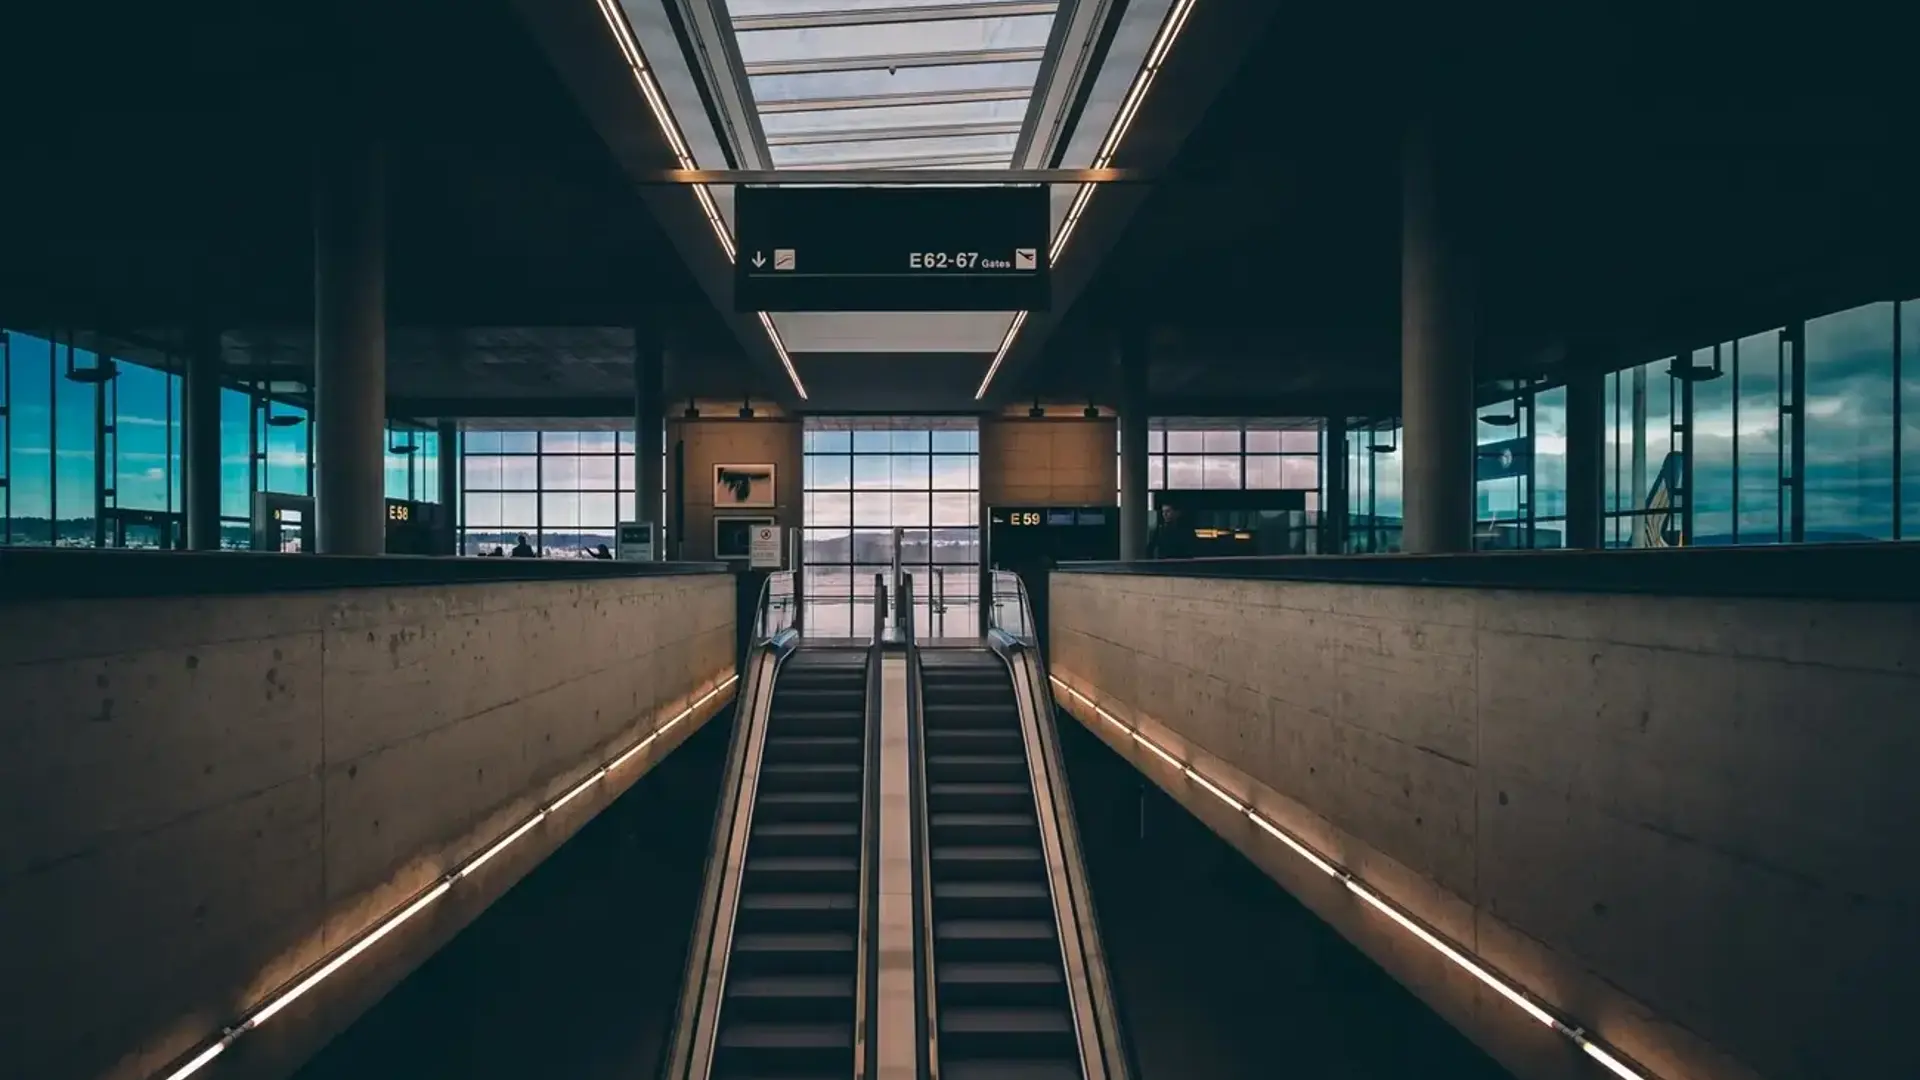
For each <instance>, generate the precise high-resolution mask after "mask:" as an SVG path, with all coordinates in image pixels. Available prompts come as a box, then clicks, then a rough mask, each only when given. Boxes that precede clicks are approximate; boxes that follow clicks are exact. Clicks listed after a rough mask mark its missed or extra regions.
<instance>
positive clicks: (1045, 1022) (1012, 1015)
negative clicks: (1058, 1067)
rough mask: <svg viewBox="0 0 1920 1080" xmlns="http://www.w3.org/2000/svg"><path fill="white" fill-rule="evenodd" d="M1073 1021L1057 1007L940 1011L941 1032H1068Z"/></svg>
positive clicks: (1038, 1033) (1012, 1033) (1022, 1033)
mask: <svg viewBox="0 0 1920 1080" xmlns="http://www.w3.org/2000/svg"><path fill="white" fill-rule="evenodd" d="M1072 1032H1073V1022H1072V1021H1071V1020H1069V1019H1068V1018H1067V1014H1066V1013H1065V1012H1063V1011H1061V1010H1059V1009H1049V1008H1031V1009H983V1008H973V1007H969V1008H961V1009H942V1010H940V1033H941V1034H942V1035H946V1034H950V1033H952V1034H960V1033H965V1034H968V1035H1069V1034H1072Z"/></svg>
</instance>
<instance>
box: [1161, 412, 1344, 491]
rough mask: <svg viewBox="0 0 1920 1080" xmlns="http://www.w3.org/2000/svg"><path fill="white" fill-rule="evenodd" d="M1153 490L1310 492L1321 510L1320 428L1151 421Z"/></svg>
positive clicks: (1262, 423)
mask: <svg viewBox="0 0 1920 1080" xmlns="http://www.w3.org/2000/svg"><path fill="white" fill-rule="evenodd" d="M1147 487H1148V488H1149V489H1150V490H1153V491H1223V490H1224V491H1304V492H1306V502H1307V512H1308V513H1310V514H1311V513H1317V512H1318V511H1319V509H1320V425H1319V424H1318V423H1313V424H1311V425H1302V424H1293V425H1288V426H1282V424H1281V423H1280V422H1276V421H1261V420H1181V419H1176V418H1167V419H1154V420H1149V421H1148V422H1147Z"/></svg>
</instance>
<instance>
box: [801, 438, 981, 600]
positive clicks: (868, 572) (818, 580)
mask: <svg viewBox="0 0 1920 1080" xmlns="http://www.w3.org/2000/svg"><path fill="white" fill-rule="evenodd" d="M805 438H806V462H805V470H804V488H805V499H806V507H805V533H804V535H803V543H802V546H801V551H802V555H801V571H802V578H801V592H802V595H803V596H804V597H805V603H806V610H805V613H804V619H803V622H802V626H803V627H804V628H805V631H806V633H807V634H808V635H809V636H812V637H821V638H848V637H853V638H864V637H868V636H870V635H871V634H872V632H873V603H874V599H873V598H874V577H875V575H877V574H884V573H886V572H887V571H888V570H889V569H890V565H891V563H892V560H893V530H894V529H895V528H900V529H902V530H904V532H903V541H902V548H901V553H900V554H901V561H902V562H903V563H904V564H905V565H906V566H907V567H908V568H909V571H910V572H911V573H912V574H913V578H914V604H915V610H914V619H915V625H916V627H918V629H919V631H920V633H921V634H922V635H924V636H928V637H939V636H942V635H943V634H945V633H953V634H955V635H958V636H973V635H974V634H976V633H977V632H978V631H977V624H978V620H979V596H980V581H979V574H980V571H979V567H980V431H979V426H978V424H977V423H976V422H975V421H973V420H964V421H950V422H948V421H931V420H918V421H915V420H903V421H862V420H835V419H828V418H823V419H817V420H808V421H807V430H806V434H805Z"/></svg>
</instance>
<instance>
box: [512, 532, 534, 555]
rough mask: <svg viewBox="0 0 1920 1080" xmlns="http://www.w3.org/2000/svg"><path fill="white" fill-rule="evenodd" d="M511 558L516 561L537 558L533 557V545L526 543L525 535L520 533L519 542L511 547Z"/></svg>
mask: <svg viewBox="0 0 1920 1080" xmlns="http://www.w3.org/2000/svg"><path fill="white" fill-rule="evenodd" d="M513 557H514V558H516V559H532V558H537V556H536V555H534V553H533V545H531V544H529V543H527V534H526V533H521V534H520V542H519V543H517V544H515V545H513Z"/></svg>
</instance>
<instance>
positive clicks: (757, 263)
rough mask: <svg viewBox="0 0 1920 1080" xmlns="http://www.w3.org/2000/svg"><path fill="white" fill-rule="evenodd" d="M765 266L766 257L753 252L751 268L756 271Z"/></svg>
mask: <svg viewBox="0 0 1920 1080" xmlns="http://www.w3.org/2000/svg"><path fill="white" fill-rule="evenodd" d="M765 265H767V257H766V256H764V255H762V254H760V253H759V252H757V251H756V252H754V253H753V268H754V269H755V270H758V269H760V268H761V267H763V266H765Z"/></svg>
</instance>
